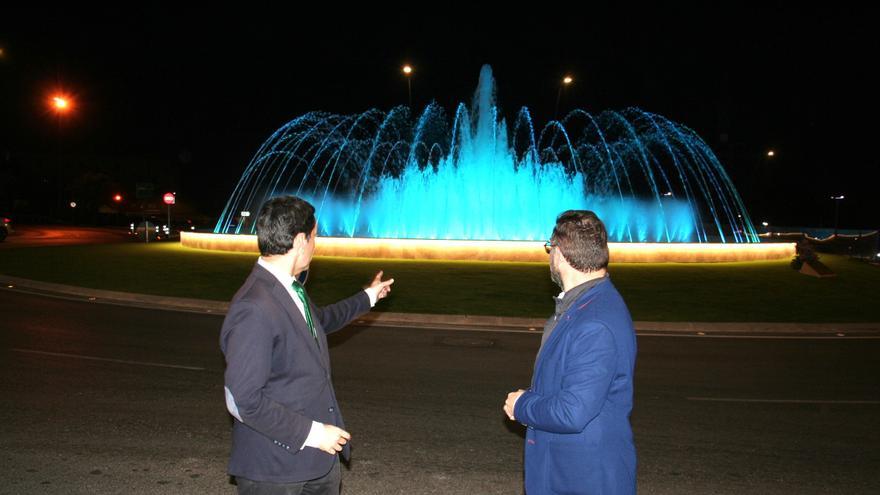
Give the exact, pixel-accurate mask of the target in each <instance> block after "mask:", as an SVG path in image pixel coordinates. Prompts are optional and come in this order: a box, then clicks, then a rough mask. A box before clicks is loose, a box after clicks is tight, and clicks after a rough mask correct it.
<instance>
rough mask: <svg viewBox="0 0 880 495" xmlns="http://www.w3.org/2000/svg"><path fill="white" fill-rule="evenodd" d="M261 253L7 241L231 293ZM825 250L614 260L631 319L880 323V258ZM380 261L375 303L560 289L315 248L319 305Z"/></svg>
mask: <svg viewBox="0 0 880 495" xmlns="http://www.w3.org/2000/svg"><path fill="white" fill-rule="evenodd" d="M255 260H256V256H255V255H252V254H239V253H219V252H212V251H202V250H194V249H188V248H183V247H181V246H180V245H178V244H170V243H169V244H166V243H154V244H147V245H145V244H106V245H88V246H59V247H30V248H18V249H5V250H3V251H0V273H3V274H6V275H12V276H17V277H23V278H30V279H34V280H42V281H46V282H56V283H62V284H69V285H78V286H83V287H93V288H100V289H109V290H119V291H127V292H141V293H146V294H160V295H168V296H178V297H195V298H202V299H215V300H229V299H230V298H231V297H232V295H233V294H234V293H235V291H236V289H237V288H238V287H239V285H241V283H242V281H243V280H244V279H245V277H246V276H247V274H248V273H249V271H250V269H251V267H252V266H253V263H254V262H255ZM822 261H823V262H824V263H826V264H827V265H828V266H829V267H831V269H832V270H834V271H835V272H836V273H837V274H838V276H837V277H835V278H830V279H816V278H812V277H808V276H805V275H801V274H799V273H797V272H795V271H794V270H792V269H791V268H789V266H788V261H786V260H783V261H764V262H747V263H700V264H697V263H693V264H691V263H686V264H675V263H633V264H614V265H612V266H611V276H612V279H613V280H614V283H615V285H616V286H617V287H618V289H619V290H620V292H621V294H623V296H624V298H625V299H626V301H627V303H628V304H629V307H630V310H631V312H632V314H633V318H634V319H636V320H648V321H775V322H880V304H877V296H876V290H877V288H878V287H880V268H878V267H875V266H871V265H867V264H865V263H861V262H857V261H853V260H850V259H847V258H844V257H839V256H831V255H825V256H823V257H822ZM379 269H382V270H384V271H385V273H386V276H391V277H394V279H395V284H394V287H393V291H392V293H391V296H390V297H389V298H388V299H387V300H386V301H383V302H382V303H380V304H379V305H378V306H377V308H376V310H379V311H395V312H410V313H454V314H474V315H499V316H530V317H544V316H547V315H549V314H550V313H551V312H552V310H553V303H552V299H551V297H552V296H553V295H555V294H556V293H558V289H557V288H556V286H555V285H554V284H553V283H552V282H551V281H550V277H549V274H548V270H547V266H546V264H543V263H491V262H446V261H411V260H387V259H382V260H378V259H353V258H320V257H319V258H316V259H315V261H314V262H313V263H312V269H311V274H310V276H309V282H308V289H309V294H310V295H311V296H312V297H313V298H314V299H315V301H317V302H318V303H319V304H323V303H327V302H332V301H334V300H336V299H338V298H340V297H344V296H347V295H350V294H351V293H353V292H354V291H355V290H357V288H358V287H361V286H363V285H364V284H365V283H367V281H369V280H370V278H371V277H372V275H373V274H374V273H375V272H376V271H377V270H379Z"/></svg>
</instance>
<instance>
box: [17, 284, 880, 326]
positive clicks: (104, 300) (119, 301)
mask: <svg viewBox="0 0 880 495" xmlns="http://www.w3.org/2000/svg"><path fill="white" fill-rule="evenodd" d="M0 288H2V289H5V290H11V291H15V292H22V293H29V294H37V295H43V296H47V297H57V298H64V299H72V300H80V301H87V302H94V303H101V304H114V305H121V306H131V307H140V308H150V309H162V310H168V311H183V312H189V313H201V314H216V315H225V314H226V310H227V309H228V307H229V303H228V302H225V301H211V300H206V299H192V298H183V297H168V296H156V295H150V294H136V293H132V292H118V291H109V290H103V289H91V288H86V287H78V286H72V285H64V284H56V283H51V282H40V281H37V280H30V279H25V278H20V277H12V276H8V275H3V274H0ZM545 321H546V319H544V318H517V317H507V316H482V315H443V314H419V313H390V312H389V313H385V312H371V313H367V314H366V315H363V316H362V317H360V318H358V319H357V320H355V321H354V322H353V323H352V324H353V325H357V326H384V327H407V328H426V329H441V330H479V331H495V332H524V333H538V332H541V331H543V328H544V322H545ZM634 324H635V328H636V331H637V332H638V333H639V335H644V336H651V335H656V336H664V335H697V336H700V335H709V334H713V335H719V336H721V335H730V336H736V335H745V334H759V335H766V336H788V335H811V336H828V337H842V336H845V335H848V336H858V335H871V336H873V335H880V323H771V322H667V321H660V322H657V321H636V322H634Z"/></svg>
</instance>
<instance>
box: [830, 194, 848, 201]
mask: <svg viewBox="0 0 880 495" xmlns="http://www.w3.org/2000/svg"><path fill="white" fill-rule="evenodd" d="M844 198H846V196H844V195H843V194H841V195H840V196H831V199H838V200H839V199H844Z"/></svg>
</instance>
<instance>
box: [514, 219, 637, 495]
mask: <svg viewBox="0 0 880 495" xmlns="http://www.w3.org/2000/svg"><path fill="white" fill-rule="evenodd" d="M545 247H546V249H547V250H548V252H549V254H550V274H551V277H552V278H553V280H554V281H555V282H556V283H557V284H558V285H559V286H560V287H561V288H562V290H563V292H562V293H561V294H559V296H558V297H557V298H556V312H555V314H554V316H553V317H552V318H550V319H549V320H548V321H547V324H546V325H545V327H544V335H543V338H542V339H541V349H540V350H539V351H538V358H537V361H536V362H535V370H534V374H533V376H532V386H531V388H530V389H529V390H518V391H516V392H511V393H510V394H508V396H507V400H506V401H505V403H504V412H505V413H506V414H507V416H508V417H509V418H510V419H511V420H515V421H519V422H520V423H522V424H523V425H525V426H526V427H527V429H526V443H525V489H526V493H527V494H528V495H541V494H552V493H566V494H604V495H608V494H634V493H635V492H636V450H635V444H634V442H633V435H632V430H631V428H630V424H629V415H630V412H631V411H632V400H633V372H634V369H635V361H636V338H635V332H634V331H633V324H632V319H631V318H630V315H629V310H628V309H627V307H626V304H625V303H624V302H623V298H621V297H620V294H619V293H618V292H617V289H615V288H614V285H613V284H612V283H611V279H610V278H609V277H608V273H607V267H608V241H607V234H606V231H605V226H604V225H603V224H602V221H601V220H599V218H598V217H597V216H596V215H595V214H594V213H593V212H590V211H583V210H570V211H566V212H565V213H562V214H561V215H559V217H558V218H557V219H556V227H555V228H554V229H553V236H552V237H551V238H550V241H549V242H548V243H547V244H546V245H545Z"/></svg>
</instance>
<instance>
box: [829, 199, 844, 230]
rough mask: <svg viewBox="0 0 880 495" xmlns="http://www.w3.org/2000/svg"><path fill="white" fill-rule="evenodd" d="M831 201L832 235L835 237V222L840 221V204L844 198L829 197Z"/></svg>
mask: <svg viewBox="0 0 880 495" xmlns="http://www.w3.org/2000/svg"><path fill="white" fill-rule="evenodd" d="M831 199H832V200H834V235H835V236H837V221H838V220H839V219H840V202H841V201H843V200H844V199H846V196H844V195H843V194H841V195H840V196H831Z"/></svg>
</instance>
